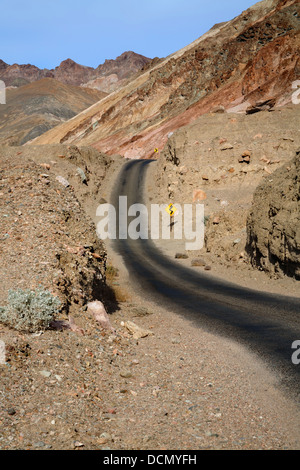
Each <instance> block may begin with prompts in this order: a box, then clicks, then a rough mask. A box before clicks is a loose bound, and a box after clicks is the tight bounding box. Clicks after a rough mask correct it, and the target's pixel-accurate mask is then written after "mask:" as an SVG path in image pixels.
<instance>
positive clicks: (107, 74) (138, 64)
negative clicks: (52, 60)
mask: <svg viewBox="0 0 300 470" xmlns="http://www.w3.org/2000/svg"><path fill="white" fill-rule="evenodd" d="M150 61H151V59H148V58H147V57H144V56H142V55H140V54H136V53H134V52H132V51H129V52H124V53H123V54H122V55H120V56H119V57H117V58H116V59H115V60H106V61H105V63H104V64H100V65H99V66H98V67H97V68H95V69H94V68H93V67H86V66H84V65H80V64H77V63H76V62H74V61H73V60H71V59H67V60H64V61H63V62H61V64H60V65H59V66H58V67H56V68H55V69H51V70H48V69H39V68H38V67H36V66H34V65H31V64H26V65H25V64H23V65H19V64H13V65H8V64H6V63H5V62H3V60H0V79H1V80H3V81H4V82H5V84H6V86H17V87H18V86H22V85H25V84H28V83H30V82H34V81H36V80H41V79H42V78H54V79H55V80H58V81H60V82H62V83H65V84H67V85H76V86H80V85H85V86H87V87H89V88H96V89H99V90H101V91H104V92H111V91H113V90H114V89H116V88H117V87H118V86H120V85H121V84H122V83H123V81H124V80H125V79H127V78H129V77H130V76H132V75H134V74H135V73H137V72H139V71H140V70H141V69H142V68H143V67H144V66H146V65H147V64H148V63H149V62H150ZM111 83H113V86H112V84H111Z"/></svg>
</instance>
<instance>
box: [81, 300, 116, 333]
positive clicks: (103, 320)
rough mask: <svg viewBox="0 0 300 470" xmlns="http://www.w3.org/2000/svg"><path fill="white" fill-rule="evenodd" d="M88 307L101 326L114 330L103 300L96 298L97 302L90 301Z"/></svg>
mask: <svg viewBox="0 0 300 470" xmlns="http://www.w3.org/2000/svg"><path fill="white" fill-rule="evenodd" d="M87 307H88V310H87V311H88V313H91V314H92V315H93V317H94V318H95V320H96V321H97V322H98V323H99V324H100V326H101V328H103V329H105V330H111V331H114V328H113V327H112V326H111V323H110V321H109V317H108V315H107V312H106V310H105V307H104V305H103V303H102V302H100V301H99V300H96V301H95V302H90V303H89V304H88V306H87Z"/></svg>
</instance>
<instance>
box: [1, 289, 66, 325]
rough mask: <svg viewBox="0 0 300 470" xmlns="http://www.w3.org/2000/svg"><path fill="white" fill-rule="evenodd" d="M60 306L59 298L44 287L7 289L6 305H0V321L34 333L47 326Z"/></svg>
mask: <svg viewBox="0 0 300 470" xmlns="http://www.w3.org/2000/svg"><path fill="white" fill-rule="evenodd" d="M60 306H61V302H60V300H59V299H58V298H57V297H54V296H53V295H52V294H51V292H49V291H47V290H44V289H38V290H36V291H31V290H29V289H26V290H22V289H17V290H9V292H8V305H7V306H6V307H0V322H2V323H4V324H5V325H7V326H10V327H11V328H14V329H15V330H19V331H27V332H29V333H34V332H36V331H39V330H44V329H46V328H48V327H49V325H50V323H51V321H53V320H54V317H55V314H56V313H57V312H58V310H59V308H60Z"/></svg>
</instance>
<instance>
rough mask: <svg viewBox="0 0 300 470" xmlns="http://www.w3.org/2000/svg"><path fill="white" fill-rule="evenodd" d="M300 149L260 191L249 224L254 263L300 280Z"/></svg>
mask: <svg viewBox="0 0 300 470" xmlns="http://www.w3.org/2000/svg"><path fill="white" fill-rule="evenodd" d="M299 195H300V149H299V150H298V151H297V152H296V156H295V158H294V159H293V160H292V161H290V162H288V164H285V165H284V166H282V167H281V168H279V169H278V170H277V171H276V172H275V173H273V175H272V178H270V179H267V180H265V181H264V183H262V184H261V185H260V186H259V187H258V188H257V190H256V192H255V195H254V199H253V205H252V209H251V213H250V216H249V218H248V221H247V249H248V252H249V254H250V257H251V261H252V264H253V265H254V266H256V267H259V268H261V269H263V270H265V271H267V272H269V273H270V274H272V275H276V276H278V275H279V276H280V275H282V273H284V274H287V275H289V276H292V277H295V278H296V279H298V280H300V197H299Z"/></svg>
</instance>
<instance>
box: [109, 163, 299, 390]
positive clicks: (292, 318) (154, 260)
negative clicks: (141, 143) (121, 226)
mask: <svg viewBox="0 0 300 470" xmlns="http://www.w3.org/2000/svg"><path fill="white" fill-rule="evenodd" d="M151 164H155V163H154V162H151V161H149V160H135V161H130V162H129V163H126V164H125V165H124V166H123V167H122V170H121V173H120V175H119V177H118V180H117V184H116V187H115V189H114V192H113V194H112V198H111V203H112V204H114V206H115V208H117V209H118V201H119V196H127V198H128V207H129V206H130V205H132V204H135V203H143V197H144V181H145V174H146V171H147V167H148V165H151ZM117 212H118V211H117ZM129 222H130V218H129ZM114 249H115V250H116V251H117V252H118V253H119V254H120V255H121V256H122V257H123V260H124V263H125V265H126V267H127V268H128V271H129V273H130V276H131V278H132V281H133V282H134V283H135V285H138V286H139V287H140V288H141V289H142V292H143V295H144V296H145V298H149V299H151V300H152V301H155V302H157V303H158V304H159V305H161V306H164V307H165V308H167V309H169V310H172V311H175V312H177V313H178V314H180V315H183V316H184V317H185V318H188V319H190V320H192V321H194V322H195V326H198V327H199V326H201V327H202V328H205V329H206V330H208V331H211V332H214V333H217V334H220V335H224V336H226V337H230V338H232V339H234V340H235V341H239V342H241V343H242V344H244V345H246V346H247V347H248V348H250V349H251V350H252V351H254V352H255V353H257V354H258V355H259V357H260V358H263V359H264V360H265V361H266V362H267V364H268V365H269V366H271V367H272V368H275V371H276V374H278V377H279V379H280V381H281V383H282V384H283V385H284V386H285V387H286V388H287V389H288V390H289V391H291V392H292V393H293V395H295V396H298V398H299V397H300V387H299V385H300V365H298V366H296V365H294V364H293V363H292V360H291V357H292V354H293V352H294V351H293V350H292V343H293V342H294V341H295V340H300V299H299V298H293V297H288V296H286V297H285V296H279V295H273V294H268V293H264V292H259V291H255V290H251V289H246V288H243V287H240V286H238V285H235V284H232V283H229V282H226V281H223V280H220V279H217V278H213V277H211V276H208V275H207V274H206V273H201V272H200V273H198V272H195V271H193V270H192V269H189V268H185V267H182V266H180V265H179V264H177V263H174V262H173V261H172V260H171V259H170V258H168V257H166V256H165V255H164V254H163V253H162V252H161V251H160V250H159V249H158V248H156V247H155V245H154V243H153V242H152V241H151V240H131V239H127V240H116V241H115V242H114ZM220 353H221V352H220Z"/></svg>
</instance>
